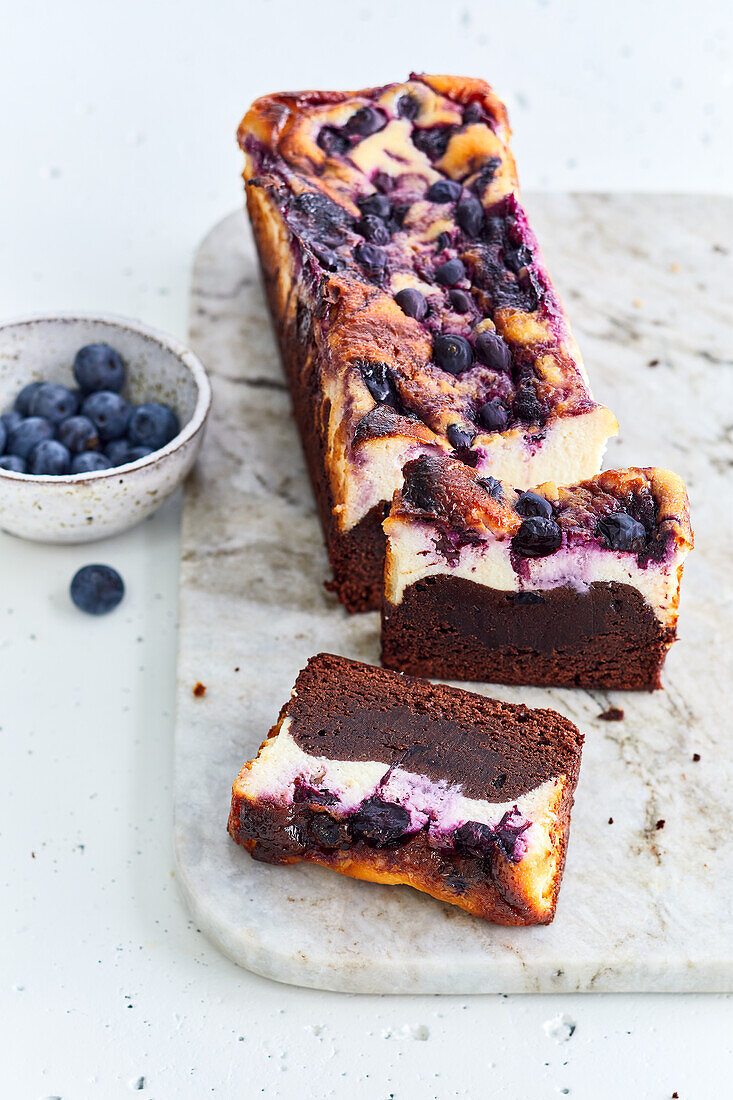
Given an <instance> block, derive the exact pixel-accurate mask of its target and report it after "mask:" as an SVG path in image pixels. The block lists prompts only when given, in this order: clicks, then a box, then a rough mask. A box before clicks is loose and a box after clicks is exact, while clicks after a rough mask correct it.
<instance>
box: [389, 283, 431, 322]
mask: <svg viewBox="0 0 733 1100" xmlns="http://www.w3.org/2000/svg"><path fill="white" fill-rule="evenodd" d="M394 300H395V302H396V303H397V305H398V306H399V307H400V309H401V310H402V312H403V313H406V314H407V316H408V317H414V318H415V320H416V321H422V320H424V319H425V317H426V316H427V312H428V303H427V302H426V301H425V298H424V296H423V295H422V294H421V293H420V291H419V290H414V289H413V288H412V287H411V286H407V287H405V288H404V290H398V291H397V293H396V294H395V296H394Z"/></svg>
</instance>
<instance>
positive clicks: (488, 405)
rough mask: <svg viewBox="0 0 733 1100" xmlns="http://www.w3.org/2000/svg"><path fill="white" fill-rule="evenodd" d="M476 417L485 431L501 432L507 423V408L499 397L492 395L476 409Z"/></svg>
mask: <svg viewBox="0 0 733 1100" xmlns="http://www.w3.org/2000/svg"><path fill="white" fill-rule="evenodd" d="M478 419H479V423H480V424H481V426H482V427H483V428H485V429H486V431H487V432H503V431H504V429H505V428H506V426H507V424H508V423H509V410H508V409H507V407H506V405H505V404H504V402H503V401H502V400H501V398H500V397H492V398H491V400H490V401H486V402H484V404H483V405H482V406H481V407H480V409H479V410H478Z"/></svg>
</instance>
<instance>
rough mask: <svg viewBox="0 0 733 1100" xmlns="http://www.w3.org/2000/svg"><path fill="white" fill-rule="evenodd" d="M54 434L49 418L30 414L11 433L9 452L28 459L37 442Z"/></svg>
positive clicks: (8, 444)
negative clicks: (45, 418)
mask: <svg viewBox="0 0 733 1100" xmlns="http://www.w3.org/2000/svg"><path fill="white" fill-rule="evenodd" d="M52 435H53V427H52V425H51V424H49V422H48V421H47V420H44V419H43V418H42V417H40V416H29V417H27V418H26V419H25V420H21V422H20V424H19V425H18V427H17V428H16V429H15V430H14V431H12V432H11V433H10V438H9V439H8V442H7V451H8V454H11V455H18V457H19V458H25V459H27V458H28V455H29V454H30V453H31V451H32V450H33V448H34V447H35V446H36V444H37V443H40V442H41V441H42V440H43V439H50V438H51V436H52Z"/></svg>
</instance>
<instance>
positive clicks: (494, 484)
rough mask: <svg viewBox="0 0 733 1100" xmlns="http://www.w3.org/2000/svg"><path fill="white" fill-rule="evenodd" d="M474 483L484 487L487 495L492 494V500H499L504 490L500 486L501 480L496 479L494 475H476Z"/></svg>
mask: <svg viewBox="0 0 733 1100" xmlns="http://www.w3.org/2000/svg"><path fill="white" fill-rule="evenodd" d="M476 484H477V485H480V486H481V487H482V489H485V490H486V492H487V493H488V494H489V496H492V497H493V498H494V500H501V498H502V497H503V496H504V490H503V489H502V487H501V482H500V481H497V480H496V478H495V477H491V476H490V475H487V476H486V477H477V478H476Z"/></svg>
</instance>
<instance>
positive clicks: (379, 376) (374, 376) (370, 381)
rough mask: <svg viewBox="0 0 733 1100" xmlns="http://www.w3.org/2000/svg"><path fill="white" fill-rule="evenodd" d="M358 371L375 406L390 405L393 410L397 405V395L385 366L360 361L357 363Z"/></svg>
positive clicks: (375, 362)
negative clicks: (375, 403)
mask: <svg viewBox="0 0 733 1100" xmlns="http://www.w3.org/2000/svg"><path fill="white" fill-rule="evenodd" d="M359 369H360V370H361V376H362V378H363V379H364V383H365V385H366V388H367V389H368V390H369V393H370V394H371V395H372V397H373V398H374V400H375V401H376V402H377V404H378V405H391V406H392V407H393V408H396V407H397V404H398V401H397V394H396V392H395V388H394V383H393V381H392V375H391V373H390V369H389V367H388V366H387V364H386V363H380V362H378V361H372V360H362V361H360V362H359Z"/></svg>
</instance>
